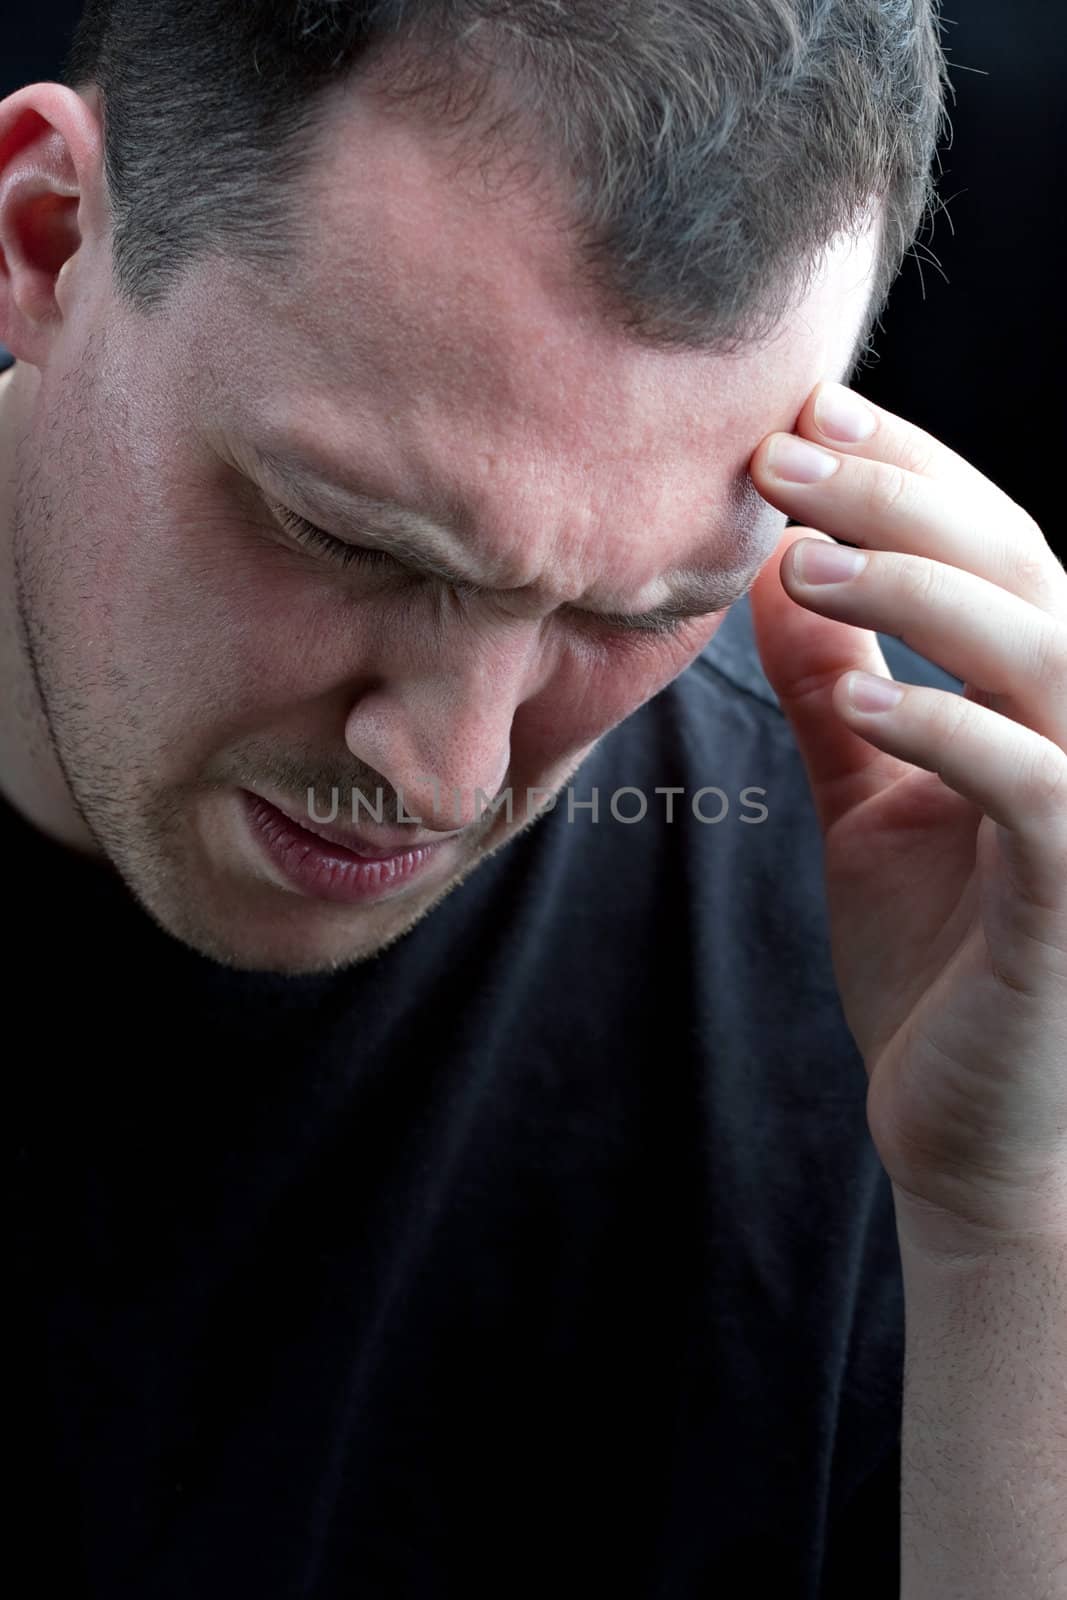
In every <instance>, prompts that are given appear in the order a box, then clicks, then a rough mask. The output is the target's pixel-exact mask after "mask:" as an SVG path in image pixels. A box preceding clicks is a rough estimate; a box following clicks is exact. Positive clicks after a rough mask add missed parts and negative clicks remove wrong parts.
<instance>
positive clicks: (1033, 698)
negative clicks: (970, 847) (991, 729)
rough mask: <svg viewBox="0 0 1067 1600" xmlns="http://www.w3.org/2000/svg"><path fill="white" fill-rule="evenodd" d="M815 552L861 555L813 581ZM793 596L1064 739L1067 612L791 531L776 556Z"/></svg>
mask: <svg viewBox="0 0 1067 1600" xmlns="http://www.w3.org/2000/svg"><path fill="white" fill-rule="evenodd" d="M809 551H810V552H811V553H812V556H814V557H815V558H816V559H817V558H818V557H820V556H823V557H825V556H826V555H827V554H829V555H830V556H832V557H833V558H834V559H835V560H836V559H840V558H844V559H846V560H852V561H858V562H862V563H863V566H862V570H861V571H859V572H858V573H857V574H856V575H855V576H854V577H851V578H841V579H839V580H838V581H836V582H834V581H830V582H819V581H818V575H817V573H815V572H812V573H811V579H812V581H807V579H808V573H807V569H806V568H805V566H804V562H805V558H806V557H807V555H808V552H809ZM782 579H783V582H784V583H785V585H786V588H787V589H788V590H789V593H790V594H792V595H793V596H794V598H795V599H797V600H798V601H800V602H801V603H802V604H804V605H810V606H814V607H817V608H818V610H819V612H820V613H821V614H822V615H824V616H829V617H833V618H834V619H835V620H836V621H839V622H847V623H851V624H852V625H853V626H854V627H861V628H870V629H873V630H875V631H876V632H878V633H885V634H890V635H893V636H895V637H896V638H898V639H900V640H901V641H902V642H903V643H904V644H906V645H907V646H908V647H909V648H910V649H912V650H914V651H916V653H917V654H918V655H920V656H923V657H924V658H925V659H926V660H928V661H933V662H936V664H937V665H938V666H941V667H943V668H944V669H945V671H946V672H950V673H952V675H953V676H954V677H957V678H960V679H962V680H963V681H964V682H965V683H967V684H968V685H972V686H973V687H974V689H975V690H977V691H978V692H980V693H982V694H984V695H987V696H991V697H995V702H994V705H995V709H996V710H997V711H998V712H1000V713H1002V714H1004V715H1006V716H1010V717H1011V718H1012V719H1013V720H1016V721H1020V722H1023V723H1025V724H1026V725H1027V726H1028V727H1030V728H1032V729H1034V730H1035V731H1036V732H1037V733H1039V734H1041V735H1042V737H1044V738H1047V739H1051V740H1052V741H1053V742H1054V743H1055V744H1058V745H1059V746H1060V747H1061V748H1064V749H1067V622H1060V621H1058V620H1057V619H1056V618H1054V617H1050V616H1049V614H1048V613H1047V612H1045V611H1042V610H1041V609H1040V608H1039V607H1037V606H1035V605H1030V604H1029V602H1028V601H1026V600H1021V599H1019V597H1018V596H1017V595H1014V594H1009V593H1008V592H1007V590H1005V589H1001V588H998V587H997V585H996V584H994V583H989V582H987V581H986V579H984V578H978V577H975V576H974V575H973V574H972V573H969V572H961V571H960V570H959V569H958V568H956V567H950V566H945V565H944V564H943V563H942V562H940V561H932V560H930V559H928V558H925V557H921V556H905V555H898V554H897V553H895V552H891V551H871V552H867V551H860V550H845V549H844V548H843V547H841V546H839V545H834V544H833V543H831V542H830V541H827V540H803V539H801V540H798V541H797V542H796V543H795V544H793V545H792V546H791V547H790V551H789V557H788V559H787V560H786V561H785V562H784V563H783V566H782Z"/></svg>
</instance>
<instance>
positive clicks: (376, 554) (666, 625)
mask: <svg viewBox="0 0 1067 1600" xmlns="http://www.w3.org/2000/svg"><path fill="white" fill-rule="evenodd" d="M269 504H270V507H271V510H272V511H273V512H274V515H275V517H276V518H277V519H278V521H279V522H280V523H281V525H282V527H283V528H284V529H285V530H286V532H287V533H289V534H290V535H291V536H292V538H293V539H295V540H296V542H297V543H298V544H301V545H303V546H304V547H305V549H308V550H313V551H315V552H316V553H317V554H320V555H324V556H327V557H328V558H329V559H330V560H331V561H335V562H337V563H338V564H339V565H340V566H342V567H353V566H358V567H378V568H382V567H386V568H389V567H392V568H393V569H394V570H396V571H399V572H403V571H405V570H406V569H405V567H404V565H403V563H402V562H400V561H398V560H397V559H396V557H395V556H391V555H389V554H388V553H387V552H386V551H384V550H371V549H368V547H367V546H366V545H360V544H350V543H349V542H348V540H347V539H336V538H334V536H333V534H331V533H326V532H325V531H324V530H323V529H322V528H317V527H316V526H315V524H314V523H313V522H309V521H308V520H307V518H306V517H301V516H298V514H297V513H296V512H295V511H290V510H289V508H288V507H287V506H283V505H279V504H278V503H276V502H275V501H273V500H272V501H270V502H269ZM457 587H463V586H457ZM463 592H465V593H469V594H472V595H477V594H480V593H482V592H483V591H481V590H478V589H475V588H474V587H473V586H472V587H470V588H469V589H468V588H465V587H464V588H463ZM576 614H577V615H578V616H580V617H581V620H582V621H583V622H584V623H585V624H587V625H590V624H592V625H594V626H595V627H596V628H597V630H598V631H600V632H603V631H604V630H607V631H610V632H612V633H615V634H618V635H621V636H622V637H624V638H625V637H629V638H632V639H634V640H638V639H645V640H650V639H664V638H668V639H669V638H672V637H673V636H675V635H676V634H679V633H681V631H682V630H683V628H685V626H686V625H687V623H690V622H692V621H694V618H693V617H692V616H680V617H657V618H656V619H655V620H653V621H642V620H641V619H640V618H638V617H627V616H621V615H620V616H614V615H608V614H606V613H603V612H595V611H578V612H576ZM696 620H702V619H696Z"/></svg>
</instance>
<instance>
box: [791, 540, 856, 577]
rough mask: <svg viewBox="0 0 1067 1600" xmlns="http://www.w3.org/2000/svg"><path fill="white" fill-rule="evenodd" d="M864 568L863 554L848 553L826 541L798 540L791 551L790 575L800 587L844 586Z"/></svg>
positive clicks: (837, 545) (843, 547) (838, 545)
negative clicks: (813, 585) (847, 579)
mask: <svg viewBox="0 0 1067 1600" xmlns="http://www.w3.org/2000/svg"><path fill="white" fill-rule="evenodd" d="M866 565H867V556H866V553H865V552H864V551H863V550H849V549H847V548H846V547H845V546H844V545H840V544H830V543H829V542H828V541H827V540H826V539H801V540H800V542H799V543H798V544H797V546H796V548H795V549H794V551H793V575H794V577H797V578H799V579H800V581H801V583H843V582H844V581H845V579H846V578H854V577H855V576H856V574H857V572H862V571H863V569H864V567H865V566H866Z"/></svg>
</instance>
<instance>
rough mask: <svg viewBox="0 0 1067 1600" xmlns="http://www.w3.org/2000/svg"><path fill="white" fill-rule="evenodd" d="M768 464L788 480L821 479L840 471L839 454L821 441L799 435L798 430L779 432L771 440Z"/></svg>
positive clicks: (802, 481)
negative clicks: (811, 442) (831, 452)
mask: <svg viewBox="0 0 1067 1600" xmlns="http://www.w3.org/2000/svg"><path fill="white" fill-rule="evenodd" d="M767 462H768V465H769V467H770V469H771V471H772V472H773V473H774V475H775V477H776V478H781V479H782V480H783V482H785V483H820V482H821V481H822V479H823V478H828V477H829V476H830V474H831V473H832V472H836V471H837V469H838V466H839V465H840V461H839V458H838V457H837V456H834V455H831V454H830V452H829V450H820V448H819V446H818V445H817V444H809V443H808V441H807V440H806V439H798V438H797V436H796V434H795V433H776V434H775V436H774V438H773V439H772V440H771V448H770V450H769V452H768V457H767Z"/></svg>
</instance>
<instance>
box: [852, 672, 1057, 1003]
mask: <svg viewBox="0 0 1067 1600" xmlns="http://www.w3.org/2000/svg"><path fill="white" fill-rule="evenodd" d="M881 681H882V682H883V683H885V682H890V681H891V680H888V679H883V680H881ZM854 682H855V676H854V674H852V673H846V674H845V676H844V677H843V678H842V679H840V680H839V681H838V683H837V684H835V686H834V692H833V705H834V709H835V711H836V712H837V713H838V715H839V716H840V717H841V718H842V719H843V720H844V721H845V722H846V723H847V724H848V725H849V726H850V727H852V728H854V729H856V730H857V731H858V732H862V734H863V736H864V738H866V739H870V740H871V741H872V742H873V743H874V744H876V745H877V746H878V748H879V749H880V750H884V751H886V752H887V753H889V754H891V755H893V756H895V757H897V758H898V759H899V760H901V761H904V762H907V763H909V764H910V765H912V766H914V767H922V768H925V770H926V771H927V772H933V773H936V774H937V776H938V777H939V778H940V779H941V781H942V783H944V784H946V785H947V786H948V787H949V788H950V789H952V790H953V791H954V792H955V793H956V794H959V795H962V796H963V797H964V799H966V800H969V801H971V802H972V803H973V804H974V805H976V806H978V807H979V809H980V810H981V811H982V812H984V813H985V815H986V816H988V817H991V818H992V819H993V821H994V822H996V823H998V824H999V825H1000V827H1001V828H1002V829H1003V830H1004V834H1003V835H1002V836H1001V838H1000V841H999V842H1000V844H1001V847H1002V849H1003V850H1004V852H1005V855H1006V857H1007V859H1008V862H1009V866H1010V868H1011V871H1012V875H1013V878H1014V881H1015V883H1016V885H1017V886H1018V888H1019V890H1020V892H1021V893H1023V894H1024V895H1025V896H1027V897H1028V899H1029V900H1030V901H1031V902H1032V904H1033V905H1034V906H1035V907H1039V908H1040V909H1041V910H1042V911H1044V912H1048V913H1050V914H1051V916H1052V918H1053V920H1054V923H1055V928H1056V929H1058V930H1059V934H1058V936H1057V937H1058V938H1059V939H1060V942H1059V943H1058V944H1057V946H1056V952H1055V954H1056V959H1057V961H1058V960H1060V958H1061V956H1062V937H1061V936H1063V935H1067V894H1065V892H1064V885H1065V884H1067V753H1065V752H1064V751H1063V750H1062V749H1060V748H1059V746H1058V745H1055V744H1053V743H1052V741H1051V740H1049V739H1045V738H1042V736H1041V735H1040V734H1038V733H1035V732H1034V731H1033V729H1031V728H1027V727H1024V726H1021V725H1020V724H1018V723H1014V722H1009V721H1008V720H1007V719H1006V718H1005V717H1002V716H1000V715H999V713H998V712H996V711H990V710H989V709H987V708H986V707H985V706H978V705H975V704H973V702H971V701H969V700H964V699H963V698H962V697H961V696H959V695H956V694H951V693H949V692H948V691H946V690H944V689H932V688H928V687H927V686H925V685H919V684H907V685H904V684H898V685H897V688H898V689H899V691H900V698H899V700H898V702H897V704H896V705H894V706H893V707H891V708H888V709H884V710H877V711H864V710H862V709H861V708H860V707H858V706H857V705H855V704H854V703H853V701H852V699H851V698H850V694H851V692H852V691H853V689H854ZM1050 896H1051V897H1052V899H1050ZM1053 900H1054V901H1055V903H1053ZM1031 976H1032V974H1031ZM1018 982H1019V985H1020V986H1023V985H1024V984H1025V982H1026V977H1025V974H1023V973H1020V974H1019V978H1018Z"/></svg>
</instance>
